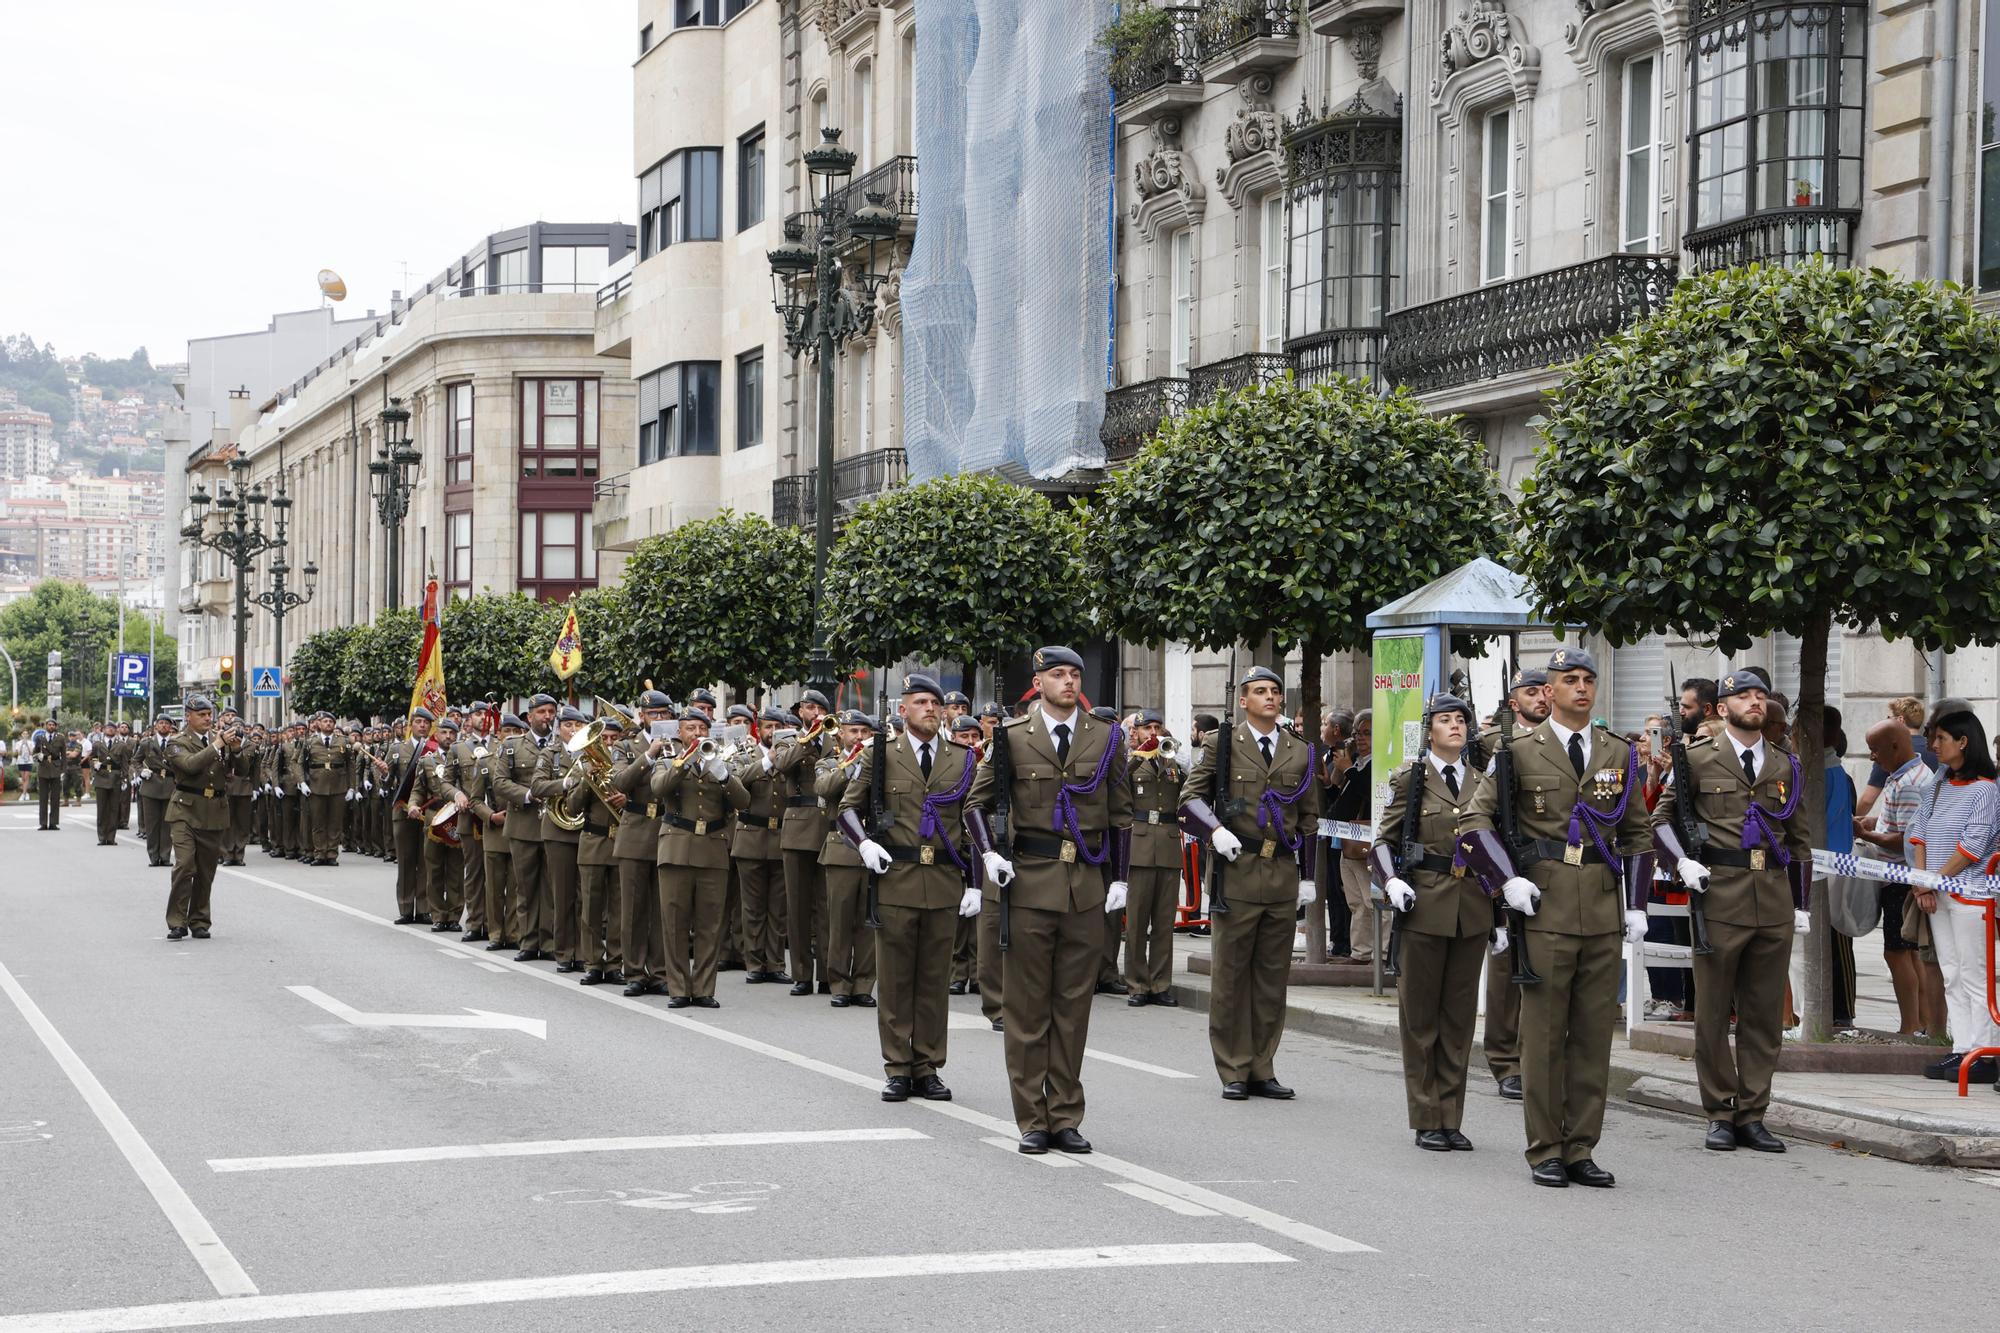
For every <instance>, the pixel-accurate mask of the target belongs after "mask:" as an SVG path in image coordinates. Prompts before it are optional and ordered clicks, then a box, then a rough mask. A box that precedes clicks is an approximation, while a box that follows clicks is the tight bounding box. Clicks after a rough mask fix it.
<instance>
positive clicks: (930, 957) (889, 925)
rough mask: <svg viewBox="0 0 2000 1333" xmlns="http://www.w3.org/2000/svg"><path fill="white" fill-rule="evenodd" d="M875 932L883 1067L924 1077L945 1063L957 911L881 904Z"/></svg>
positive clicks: (891, 1072) (885, 1070)
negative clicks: (879, 921) (878, 927)
mask: <svg viewBox="0 0 2000 1333" xmlns="http://www.w3.org/2000/svg"><path fill="white" fill-rule="evenodd" d="M880 911H881V916H882V929H880V930H877V931H871V932H869V933H870V934H872V935H873V936H874V937H875V941H874V946H873V947H874V950H875V962H876V965H877V967H878V968H879V969H880V982H879V984H878V986H877V988H876V989H877V999H878V1002H879V1003H878V1006H877V1008H876V1013H875V1019H876V1030H877V1032H878V1033H879V1034H880V1036H881V1038H882V1071H883V1073H885V1074H887V1075H888V1076H889V1077H891V1078H895V1077H897V1076H898V1075H901V1076H904V1077H907V1078H922V1077H924V1076H925V1075H926V1074H935V1073H936V1072H937V1071H938V1070H940V1069H942V1068H944V1056H945V1035H946V1029H947V1028H948V1027H949V1025H950V1019H951V1005H950V1000H949V993H950V992H949V987H950V985H951V945H952V939H953V937H954V936H955V934H956V933H957V923H958V922H959V921H961V920H965V919H968V918H962V917H960V916H959V915H958V914H957V913H956V912H955V911H954V910H953V909H952V908H949V907H893V906H890V905H889V904H888V903H884V904H882V906H881V909H880Z"/></svg>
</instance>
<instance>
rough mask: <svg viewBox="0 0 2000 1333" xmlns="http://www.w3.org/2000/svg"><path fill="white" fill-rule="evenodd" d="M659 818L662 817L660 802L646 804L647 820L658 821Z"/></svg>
mask: <svg viewBox="0 0 2000 1333" xmlns="http://www.w3.org/2000/svg"><path fill="white" fill-rule="evenodd" d="M659 817H660V803H659V802H658V801H648V802H646V818H648V819H658V818H659Z"/></svg>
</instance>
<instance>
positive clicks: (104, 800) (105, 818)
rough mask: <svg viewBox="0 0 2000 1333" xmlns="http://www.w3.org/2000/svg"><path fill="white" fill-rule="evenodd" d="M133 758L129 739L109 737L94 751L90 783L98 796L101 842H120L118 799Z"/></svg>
mask: <svg viewBox="0 0 2000 1333" xmlns="http://www.w3.org/2000/svg"><path fill="white" fill-rule="evenodd" d="M131 757H132V745H131V742H129V741H123V740H116V739H113V738H111V737H106V738H105V739H104V740H103V741H102V742H101V743H100V745H99V747H98V748H95V749H93V750H92V751H91V752H90V786H91V789H92V791H93V792H95V793H96V799H97V845H98V846H100V847H110V846H113V845H114V844H116V843H117V841H118V800H119V795H118V794H119V793H120V792H122V791H123V790H124V789H125V770H126V765H127V763H128V762H129V761H130V760H131Z"/></svg>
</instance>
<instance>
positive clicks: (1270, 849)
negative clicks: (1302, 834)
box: [1257, 838, 1278, 861]
mask: <svg viewBox="0 0 2000 1333" xmlns="http://www.w3.org/2000/svg"><path fill="white" fill-rule="evenodd" d="M1277 850H1278V840H1277V839H1276V838H1266V839H1264V845H1263V846H1262V847H1259V848H1258V849H1257V855H1259V856H1261V857H1263V858H1264V859H1265V860H1266V861H1268V860H1270V859H1271V858H1272V856H1274V855H1276V853H1277Z"/></svg>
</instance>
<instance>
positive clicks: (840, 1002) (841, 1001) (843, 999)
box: [827, 995, 854, 1009]
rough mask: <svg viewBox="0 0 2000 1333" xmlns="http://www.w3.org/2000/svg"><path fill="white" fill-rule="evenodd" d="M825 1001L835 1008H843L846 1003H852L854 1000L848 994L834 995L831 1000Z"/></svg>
mask: <svg viewBox="0 0 2000 1333" xmlns="http://www.w3.org/2000/svg"><path fill="white" fill-rule="evenodd" d="M827 1003H828V1004H830V1005H832V1006H833V1007H834V1008H836V1009H845V1008H846V1007H847V1006H848V1005H850V1004H853V1003H854V1001H853V1000H852V999H851V998H849V997H848V996H845V995H836V996H834V997H833V998H832V999H831V1000H828V1001H827Z"/></svg>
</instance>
